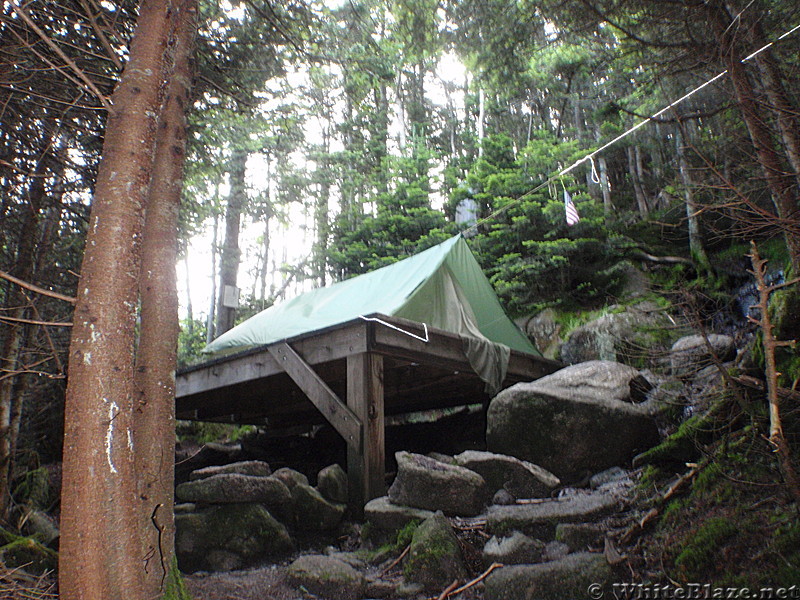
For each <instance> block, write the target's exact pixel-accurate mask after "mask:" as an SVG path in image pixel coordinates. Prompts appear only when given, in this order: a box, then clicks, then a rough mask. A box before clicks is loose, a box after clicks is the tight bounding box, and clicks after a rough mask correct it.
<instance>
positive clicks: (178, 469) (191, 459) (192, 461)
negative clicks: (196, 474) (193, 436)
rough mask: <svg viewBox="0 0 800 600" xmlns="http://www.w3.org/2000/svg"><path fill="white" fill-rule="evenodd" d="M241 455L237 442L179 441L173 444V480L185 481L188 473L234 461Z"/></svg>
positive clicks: (240, 448)
mask: <svg viewBox="0 0 800 600" xmlns="http://www.w3.org/2000/svg"><path fill="white" fill-rule="evenodd" d="M241 455H242V447H241V446H240V445H239V444H218V443H217V442H208V443H207V444H203V445H202V446H201V445H199V444H198V443H197V442H194V441H186V442H180V443H178V444H176V446H175V481H177V482H183V481H186V480H187V479H189V474H190V473H192V472H193V471H196V470H198V469H202V468H204V467H209V466H211V465H221V464H226V463H231V462H235V461H236V460H237V459H240V458H241Z"/></svg>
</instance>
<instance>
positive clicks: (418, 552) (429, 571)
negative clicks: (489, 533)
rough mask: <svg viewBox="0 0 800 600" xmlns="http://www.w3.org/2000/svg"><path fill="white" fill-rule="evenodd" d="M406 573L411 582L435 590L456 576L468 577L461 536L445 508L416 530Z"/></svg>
mask: <svg viewBox="0 0 800 600" xmlns="http://www.w3.org/2000/svg"><path fill="white" fill-rule="evenodd" d="M403 573H404V575H405V579H406V581H407V582H410V583H417V584H420V585H422V586H423V587H424V588H425V589H427V590H431V591H433V590H436V591H439V590H440V589H442V588H444V587H446V586H447V584H448V583H450V582H451V581H453V580H454V579H464V578H465V577H466V575H467V570H466V567H465V566H464V559H463V557H462V556H461V547H460V546H459V545H458V539H457V538H456V535H455V533H453V528H452V527H451V526H450V522H449V521H448V520H447V519H446V518H445V516H444V515H443V514H442V513H441V511H439V512H436V513H435V514H433V515H431V516H430V517H428V518H427V519H425V520H424V521H423V522H422V523H421V524H420V526H419V527H417V529H416V531H414V536H413V537H412V538H411V549H410V550H409V553H408V558H406V563H405V567H404V568H403Z"/></svg>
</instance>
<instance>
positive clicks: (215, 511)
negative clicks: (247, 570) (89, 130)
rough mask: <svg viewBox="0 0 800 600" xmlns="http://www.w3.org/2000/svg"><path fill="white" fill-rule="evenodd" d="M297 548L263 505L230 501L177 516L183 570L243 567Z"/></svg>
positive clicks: (277, 557) (181, 567)
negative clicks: (230, 502) (232, 502)
mask: <svg viewBox="0 0 800 600" xmlns="http://www.w3.org/2000/svg"><path fill="white" fill-rule="evenodd" d="M293 548H294V544H293V543H292V540H291V538H290V537H289V533H288V532H287V531H286V527H284V526H283V525H281V524H280V523H279V522H278V521H276V520H275V519H274V518H273V516H272V515H271V514H270V513H269V511H268V510H267V509H266V508H265V507H263V506H262V505H260V504H226V505H219V506H214V507H212V508H209V509H206V510H203V511H201V512H195V513H181V514H178V515H175V552H176V554H177V557H178V566H179V567H180V569H181V571H184V572H186V573H192V572H194V571H198V570H206V571H212V570H227V569H231V568H233V569H239V568H242V567H243V566H248V565H251V564H254V563H256V562H258V561H263V560H268V559H279V558H282V557H284V556H285V555H287V554H288V553H290V552H291V551H292V550H293Z"/></svg>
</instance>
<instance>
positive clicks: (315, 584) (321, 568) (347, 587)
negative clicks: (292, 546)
mask: <svg viewBox="0 0 800 600" xmlns="http://www.w3.org/2000/svg"><path fill="white" fill-rule="evenodd" d="M286 573H287V577H288V578H289V581H290V582H291V583H292V584H293V585H295V586H303V587H304V588H305V589H306V590H308V591H309V592H311V593H312V594H314V595H316V596H319V597H322V598H328V599H330V600H357V599H359V598H362V597H363V595H364V591H365V589H366V580H365V579H364V576H363V575H362V574H361V573H359V572H358V571H356V570H355V569H354V568H353V567H351V566H350V565H348V564H347V563H346V562H344V561H341V560H339V559H338V558H334V557H332V556H324V555H321V554H307V555H305V556H301V557H299V558H298V559H297V560H295V561H294V562H292V564H290V565H289V568H288V569H287V572H286Z"/></svg>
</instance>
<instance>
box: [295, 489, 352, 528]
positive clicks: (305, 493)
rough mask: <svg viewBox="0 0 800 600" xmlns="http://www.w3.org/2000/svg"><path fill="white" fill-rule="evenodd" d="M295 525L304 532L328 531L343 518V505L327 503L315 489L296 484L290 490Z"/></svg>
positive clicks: (344, 507)
mask: <svg viewBox="0 0 800 600" xmlns="http://www.w3.org/2000/svg"><path fill="white" fill-rule="evenodd" d="M292 501H293V504H294V514H295V524H296V526H297V528H298V529H301V530H304V531H329V530H331V529H334V528H335V527H336V526H337V525H339V523H341V522H342V519H343V518H344V513H345V509H346V508H347V506H346V505H344V504H335V503H333V502H328V501H327V500H326V499H325V498H323V497H322V494H320V493H319V492H318V491H317V490H316V489H314V488H312V487H311V486H309V485H303V484H301V483H298V484H297V485H295V486H294V487H293V488H292Z"/></svg>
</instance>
